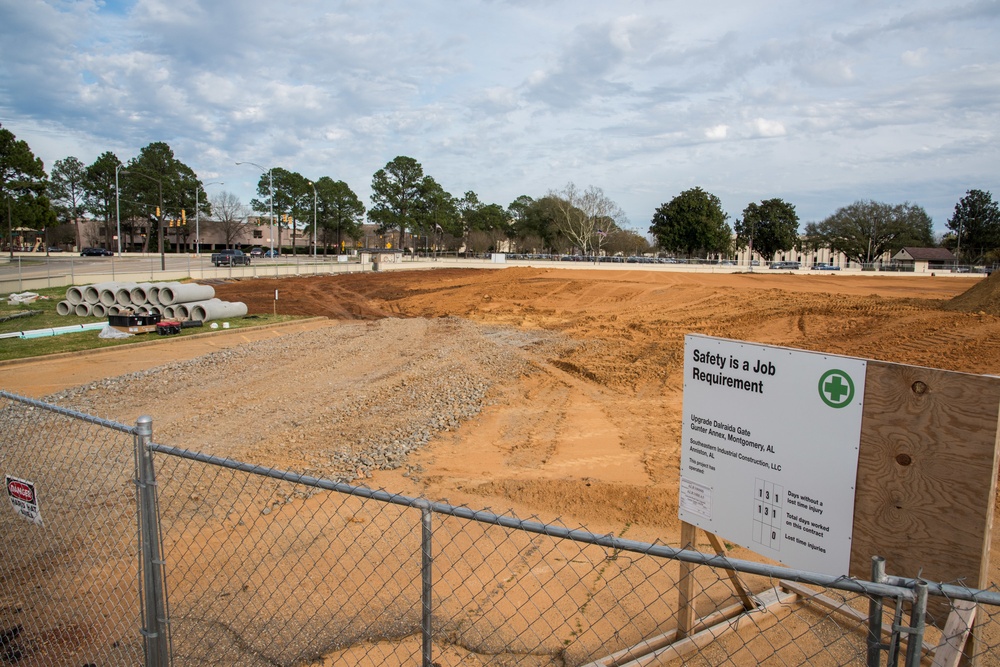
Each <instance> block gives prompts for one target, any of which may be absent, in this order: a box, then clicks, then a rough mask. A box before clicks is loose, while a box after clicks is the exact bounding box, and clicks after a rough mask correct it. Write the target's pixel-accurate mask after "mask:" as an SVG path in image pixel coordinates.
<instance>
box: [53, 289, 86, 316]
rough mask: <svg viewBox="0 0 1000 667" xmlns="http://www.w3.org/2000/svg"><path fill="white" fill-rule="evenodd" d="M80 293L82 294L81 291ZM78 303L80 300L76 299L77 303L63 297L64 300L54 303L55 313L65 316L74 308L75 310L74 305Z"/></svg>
mask: <svg viewBox="0 0 1000 667" xmlns="http://www.w3.org/2000/svg"><path fill="white" fill-rule="evenodd" d="M81 294H82V292H81ZM78 303H81V302H79V301H78V302H77V303H73V302H72V301H70V300H69V299H64V300H62V301H60V302H59V303H57V304H56V315H62V316H63V317H65V316H66V315H69V314H70V313H72V312H73V311H74V310H76V306H77V304H78Z"/></svg>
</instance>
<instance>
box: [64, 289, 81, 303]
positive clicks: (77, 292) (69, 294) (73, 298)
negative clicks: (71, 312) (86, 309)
mask: <svg viewBox="0 0 1000 667" xmlns="http://www.w3.org/2000/svg"><path fill="white" fill-rule="evenodd" d="M66 300H67V301H69V302H70V303H71V304H72V305H74V306H75V305H76V304H78V303H83V288H82V287H77V286H76V285H73V286H72V287H70V288H69V289H68V290H66Z"/></svg>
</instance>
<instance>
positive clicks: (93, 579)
mask: <svg viewBox="0 0 1000 667" xmlns="http://www.w3.org/2000/svg"><path fill="white" fill-rule="evenodd" d="M0 470H2V471H3V474H4V476H5V481H6V486H7V499H6V500H5V501H4V503H5V504H8V505H9V506H10V507H7V508H4V510H3V511H0V531H2V535H3V536H4V537H3V540H0V661H6V662H8V663H15V662H17V663H20V664H26V665H36V664H37V665H42V664H44V665H84V664H95V665H135V664H145V665H149V666H161V665H288V666H292V665H317V666H318V665H331V664H351V665H354V664H370V665H379V664H390V665H398V664H417V663H418V662H419V663H421V664H424V665H427V666H430V665H434V664H437V665H441V666H446V665H465V664H475V665H530V666H536V665H539V666H541V665H560V666H562V665H589V666H594V667H597V666H600V667H611V666H623V665H629V666H639V665H654V664H655V665H665V664H676V665H680V664H689V663H691V664H706V665H718V664H733V665H744V664H758V663H766V662H772V663H774V664H778V663H780V664H783V665H807V664H808V665H897V664H906V665H914V666H915V665H919V664H928V665H929V664H934V665H949V664H951V665H957V664H978V665H997V664H1000V658H998V655H1000V591H998V590H996V588H995V587H994V588H992V589H990V590H973V589H969V588H966V587H964V586H962V585H961V584H960V583H952V584H943V583H935V582H927V581H922V580H914V579H903V578H899V577H892V576H887V575H886V574H885V568H886V564H885V563H884V562H882V561H881V560H880V559H878V558H874V559H873V569H872V577H871V580H870V581H861V580H858V579H853V578H847V577H831V576H828V575H822V574H817V573H811V572H803V571H798V570H792V569H788V568H784V567H778V566H775V565H770V564H766V563H758V562H752V561H746V560H737V559H731V558H726V557H725V556H721V555H718V554H716V553H701V552H699V551H696V550H694V549H678V548H674V547H671V546H668V545H665V544H659V543H646V542H638V541H634V540H629V539H624V538H623V537H616V536H614V535H599V534H594V533H590V532H587V531H585V530H582V529H571V528H568V527H566V526H563V525H559V524H556V523H543V522H540V521H533V520H522V519H519V518H517V517H515V516H512V515H510V514H503V515H500V514H494V513H491V512H486V511H476V510H472V509H469V508H467V507H459V506H454V505H449V504H446V503H436V502H430V501H428V500H426V499H423V498H412V497H406V496H402V495H395V494H392V493H388V492H386V491H373V490H371V489H367V488H363V487H356V486H351V485H347V484H342V483H336V482H333V481H330V480H324V479H317V478H312V477H307V476H303V475H299V474H295V473H291V472H288V471H281V470H275V469H270V468H262V467H259V466H254V465H251V464H247V463H241V462H237V461H232V460H227V459H221V458H217V457H214V456H210V455H207V454H203V453H198V452H192V451H186V450H182V449H178V448H175V447H168V446H164V445H160V444H156V443H155V441H154V440H153V432H152V421H151V419H149V418H146V417H143V418H140V419H139V420H138V421H137V422H136V424H135V425H134V426H126V425H123V424H119V423H115V422H112V421H107V420H104V419H100V418H97V417H94V416H90V415H86V414H81V413H78V412H75V411H72V410H68V409H65V408H60V407H57V406H53V405H49V404H46V403H43V402H40V401H35V400H32V399H28V398H24V397H20V396H16V395H14V394H10V393H6V392H0ZM888 567H890V568H891V563H890V564H888Z"/></svg>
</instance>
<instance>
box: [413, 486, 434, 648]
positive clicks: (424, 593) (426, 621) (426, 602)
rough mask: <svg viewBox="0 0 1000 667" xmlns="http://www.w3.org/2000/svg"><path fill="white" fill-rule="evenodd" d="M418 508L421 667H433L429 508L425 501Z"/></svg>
mask: <svg viewBox="0 0 1000 667" xmlns="http://www.w3.org/2000/svg"><path fill="white" fill-rule="evenodd" d="M417 504H418V506H419V507H420V579H421V590H420V599H421V603H422V604H421V607H422V614H421V634H422V635H423V667H432V665H433V660H434V656H433V652H434V651H433V649H434V645H433V641H432V638H431V614H432V612H433V610H434V607H433V600H432V596H433V593H434V572H433V565H434V552H433V542H432V540H433V536H434V533H433V529H432V526H431V516H432V513H431V506H430V503H429V502H428V501H426V500H421V501H420V502H419V503H417Z"/></svg>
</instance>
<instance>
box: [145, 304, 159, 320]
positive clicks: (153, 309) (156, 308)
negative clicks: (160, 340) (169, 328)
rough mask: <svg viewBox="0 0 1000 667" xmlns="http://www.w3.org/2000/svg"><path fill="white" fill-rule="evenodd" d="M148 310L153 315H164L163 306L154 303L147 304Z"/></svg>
mask: <svg viewBox="0 0 1000 667" xmlns="http://www.w3.org/2000/svg"><path fill="white" fill-rule="evenodd" d="M146 310H148V311H149V312H150V313H151V314H153V315H159V316H161V317H163V306H159V305H153V304H151V303H147V304H146Z"/></svg>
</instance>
